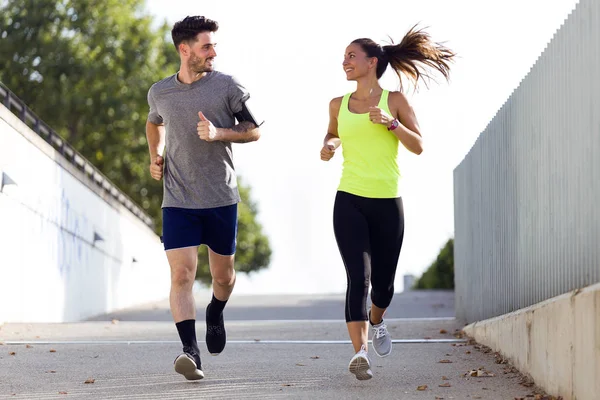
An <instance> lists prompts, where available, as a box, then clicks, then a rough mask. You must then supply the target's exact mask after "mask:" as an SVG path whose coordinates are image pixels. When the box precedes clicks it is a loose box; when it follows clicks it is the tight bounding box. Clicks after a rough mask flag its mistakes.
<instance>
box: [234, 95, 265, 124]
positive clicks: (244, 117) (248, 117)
mask: <svg viewBox="0 0 600 400" xmlns="http://www.w3.org/2000/svg"><path fill="white" fill-rule="evenodd" d="M249 102H250V97H248V98H247V99H246V101H245V102H243V103H242V111H240V112H238V113H235V114H234V117H235V119H237V121H238V123H240V122H242V121H248V122H252V123H253V124H254V125H256V126H257V127H259V126H261V125H262V124H264V123H265V121H264V120H261V119H258V118H256V117H255V116H254V114H253V113H252V111H250V105H249Z"/></svg>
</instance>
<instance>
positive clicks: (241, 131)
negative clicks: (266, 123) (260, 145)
mask: <svg viewBox="0 0 600 400" xmlns="http://www.w3.org/2000/svg"><path fill="white" fill-rule="evenodd" d="M217 137H219V139H218V140H221V141H223V142H232V143H250V142H256V141H257V140H258V139H260V129H259V128H258V127H257V126H256V125H255V124H254V123H252V122H250V121H242V122H240V123H239V124H237V125H235V126H234V127H232V128H231V129H225V128H217Z"/></svg>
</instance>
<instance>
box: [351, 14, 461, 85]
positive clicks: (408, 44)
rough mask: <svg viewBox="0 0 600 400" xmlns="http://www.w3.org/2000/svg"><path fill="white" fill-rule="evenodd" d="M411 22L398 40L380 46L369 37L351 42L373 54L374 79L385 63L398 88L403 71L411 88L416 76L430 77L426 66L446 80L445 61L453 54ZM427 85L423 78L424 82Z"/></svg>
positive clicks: (446, 65) (447, 61) (447, 62)
mask: <svg viewBox="0 0 600 400" xmlns="http://www.w3.org/2000/svg"><path fill="white" fill-rule="evenodd" d="M416 28H417V26H416V25H415V26H413V27H412V28H411V29H410V30H409V31H408V33H407V34H406V35H404V38H402V41H401V42H400V43H398V44H393V43H392V44H390V45H385V46H380V45H379V44H377V43H375V42H374V41H373V40H371V39H366V38H362V39H356V40H354V41H353V42H352V43H356V44H358V45H360V47H361V48H362V49H363V51H364V52H365V53H367V56H368V57H377V70H376V74H377V79H379V78H381V77H382V76H383V73H384V72H385V70H386V69H387V67H388V65H391V66H392V68H393V69H394V71H395V72H396V74H397V75H398V78H400V88H401V89H402V75H401V73H403V74H404V75H405V76H406V77H407V78H408V79H409V80H410V81H412V82H413V84H414V86H415V88H416V86H417V83H418V81H419V79H421V80H423V78H427V79H433V78H432V77H431V76H430V75H429V74H428V71H427V68H424V67H429V68H433V69H435V70H437V71H439V72H440V73H441V74H442V75H443V76H444V78H446V80H448V79H449V75H450V66H449V62H450V61H452V58H453V57H454V56H455V55H456V54H455V53H454V52H452V51H451V50H450V49H448V48H447V47H445V46H444V45H442V44H440V43H436V42H433V41H432V40H431V38H430V37H429V34H428V33H426V32H424V31H423V29H416ZM425 84H426V85H427V82H425Z"/></svg>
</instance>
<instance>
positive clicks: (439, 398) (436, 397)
mask: <svg viewBox="0 0 600 400" xmlns="http://www.w3.org/2000/svg"><path fill="white" fill-rule="evenodd" d="M435 400H444V398H443V397H438V396H435Z"/></svg>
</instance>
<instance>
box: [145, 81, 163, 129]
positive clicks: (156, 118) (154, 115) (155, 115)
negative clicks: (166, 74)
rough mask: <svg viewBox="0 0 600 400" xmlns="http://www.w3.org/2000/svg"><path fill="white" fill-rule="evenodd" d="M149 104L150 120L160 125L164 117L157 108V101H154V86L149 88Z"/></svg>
mask: <svg viewBox="0 0 600 400" xmlns="http://www.w3.org/2000/svg"><path fill="white" fill-rule="evenodd" d="M148 105H149V106H150V110H149V111H148V121H149V122H150V123H153V124H156V125H160V124H162V123H163V118H162V117H161V116H160V114H159V113H158V110H157V109H156V101H154V94H153V88H150V90H148Z"/></svg>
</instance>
